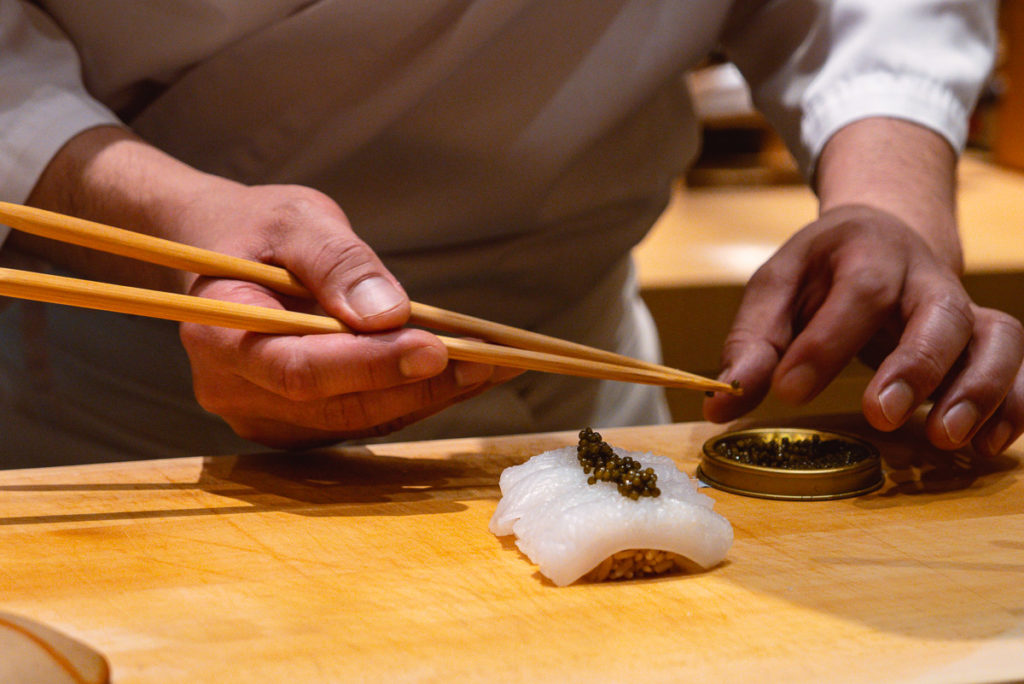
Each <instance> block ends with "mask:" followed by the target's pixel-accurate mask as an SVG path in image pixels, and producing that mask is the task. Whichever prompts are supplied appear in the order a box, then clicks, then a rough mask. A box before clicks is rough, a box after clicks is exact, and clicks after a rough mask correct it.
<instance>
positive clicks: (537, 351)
mask: <svg viewBox="0 0 1024 684" xmlns="http://www.w3.org/2000/svg"><path fill="white" fill-rule="evenodd" d="M0 220H2V221H3V222H4V223H6V224H7V225H9V226H10V227H11V228H15V229H17V230H21V231H24V232H27V233H32V234H34V235H38V236H41V237H46V238H50V239H54V240H58V241H61V242H67V243H71V244H75V245H79V246H82V247H88V248H91V249H96V250H99V251H104V252H109V253H112V254H118V255H121V256H125V257H129V258H132V259H137V260H140V261H146V262H149V263H154V264H158V265H162V266H167V267H170V268H176V269H180V270H184V271H190V272H193V273H198V274H200V275H207V276H217V277H226V278H235V279H239V280H248V281H251V282H256V283H259V284H262V285H265V286H266V287H269V288H271V289H273V290H275V291H277V292H280V293H282V294H288V295H293V296H299V297H306V298H310V297H311V294H310V293H309V291H308V290H307V289H306V288H305V287H304V286H303V285H302V284H301V283H300V282H299V281H298V280H297V279H296V278H295V277H294V276H293V275H292V274H291V273H289V272H288V271H287V270H285V269H283V268H278V267H276V266H271V265H269V264H262V263H259V262H255V261H249V260H247V259H241V258H238V257H233V256H229V255H225V254H220V253H217V252H212V251H209V250H205V249H201V248H199V247H193V246H190V245H184V244H181V243H177V242H173V241H170V240H165V239H162V238H157V237H153V236H150V235H144V234H141V233H134V232H132V231H128V230H123V229H121V228H114V227H112V226H107V225H104V224H101V223H96V222H93V221H87V220H84V219H79V218H74V217H71V216H66V215H63V214H58V213H54V212H50V211H45V210H42V209H37V208H34V207H26V206H22V205H18V204H10V203H7V202H0ZM0 295H6V296H9V297H17V298H21V299H35V300H38V301H46V302H51V303H55V304H67V305H70V306H78V307H84V308H92V309H103V310H107V311H117V312H119V313H128V314H135V315H141V316H149V317H153V318H164V319H169V320H175V321H187V322H194V323H203V324H206V325H218V326H223V327H230V328H239V329H243V330H251V331H254V332H264V333H275V334H310V333H323V332H351V331H349V330H348V328H346V327H345V326H344V325H343V324H342V323H341V322H340V321H337V320H336V319H333V318H329V317H327V316H316V315H312V314H303V313H298V312H293V311H284V310H279V309H270V308H267V307H258V306H251V305H243V304H236V303H233V302H224V301H219V300H213V299H208V298H204V297H194V296H190V295H180V294H173V293H168V292H159V291H155V290H145V289H141V288H132V287H125V286H121V285H110V284H107V283H99V282H94V281H86V280H78V279H75V278H64V277H60V276H52V275H46V274H39V273H30V272H25V271H17V270H14V269H0ZM410 321H411V322H412V323H414V324H416V325H421V326H423V327H427V328H433V329H436V330H441V331H445V332H452V333H458V334H462V335H469V336H472V337H478V338H482V339H485V340H489V341H491V342H496V343H498V344H487V343H484V342H477V341H475V340H466V339H459V338H451V337H444V336H441V338H440V339H441V340H442V342H443V343H444V344H445V346H446V347H447V348H448V354H449V357H450V358H452V359H457V360H464V361H477V362H481V363H489V364H493V365H499V366H506V367H510V368H518V369H523V370H538V371H544V372H550V373H561V374H565V375H578V376H583V377H595V378H602V379H609V380H620V381H623V382H638V383H644V384H653V385H661V386H665V387H680V388H687V389H697V390H703V391H716V392H727V393H730V394H738V393H740V390H739V389H738V388H736V387H732V386H731V385H728V384H726V383H723V382H719V381H716V380H711V379H709V378H705V377H702V376H699V375H695V374H692V373H687V372H685V371H681V370H677V369H674V368H669V367H666V366H659V365H657V364H652V363H648V362H645V361H641V360H639V359H633V358H630V357H628V356H623V355H621V354H615V353H613V352H608V351H605V350H601V349H596V348H594V347H588V346H586V345H581V344H576V343H573V342H569V341H566V340H561V339H558V338H554V337H549V336H547V335H540V334H538V333H533V332H529V331H526V330H521V329H519V328H514V327H512V326H507V325H502V324H499V323H494V322H491V321H486V320H483V319H480V318H475V317H473V316H467V315H464V314H459V313H455V312H452V311H447V310H444V309H439V308H437V307H432V306H428V305H425V304H420V303H417V302H412V312H411V316H410ZM500 345H508V346H500Z"/></svg>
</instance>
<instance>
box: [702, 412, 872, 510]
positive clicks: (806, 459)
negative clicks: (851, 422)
mask: <svg viewBox="0 0 1024 684" xmlns="http://www.w3.org/2000/svg"><path fill="white" fill-rule="evenodd" d="M703 451H704V454H703V458H702V459H701V462H700V465H699V466H698V467H697V477H698V478H699V479H700V480H701V481H702V482H704V483H705V484H707V485H709V486H711V487H714V488H715V489H721V490H723V491H726V492H731V493H733V494H742V495H744V496H754V497H759V498H762V499H785V500H795V501H822V500H828V499H843V498H847V497H853V496H860V495H862V494H867V493H869V492H873V491H875V490H876V489H878V488H879V487H881V486H882V484H883V483H884V482H885V477H884V475H883V474H882V462H881V458H879V455H878V449H876V448H875V447H874V445H872V444H871V443H870V442H866V441H864V440H863V439H860V438H858V437H853V436H851V435H846V434H842V433H838V432H828V431H824V430H810V429H799V428H754V429H748V430H736V431H733V432H727V433H725V434H722V435H719V436H717V437H713V438H711V439H709V440H708V441H707V442H705V443H704V450H703ZM797 452H799V454H797ZM751 454H753V455H751ZM761 454H767V456H761ZM837 454H838V455H837ZM797 455H799V457H800V459H799V460H794V461H793V463H798V464H799V465H796V466H794V465H791V464H787V465H785V466H780V465H777V464H778V463H780V462H781V463H786V461H787V459H789V458H790V457H791V456H792V457H793V458H795V457H796V456H797ZM744 459H745V460H744ZM767 462H771V463H772V465H764V463H767ZM837 462H840V464H839V465H836V463H837Z"/></svg>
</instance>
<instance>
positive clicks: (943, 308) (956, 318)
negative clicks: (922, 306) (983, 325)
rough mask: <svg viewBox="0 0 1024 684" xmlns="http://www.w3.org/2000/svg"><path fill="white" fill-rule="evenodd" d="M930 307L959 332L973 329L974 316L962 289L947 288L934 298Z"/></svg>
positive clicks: (969, 301) (968, 299)
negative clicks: (951, 323) (950, 322)
mask: <svg viewBox="0 0 1024 684" xmlns="http://www.w3.org/2000/svg"><path fill="white" fill-rule="evenodd" d="M931 306H932V307H933V308H934V309H935V310H937V311H938V313H939V315H941V316H944V317H946V318H948V319H949V320H950V321H952V322H953V324H954V325H955V326H956V327H957V328H958V329H960V330H971V329H972V328H974V324H975V316H974V309H973V307H972V306H971V300H970V298H969V297H968V296H967V293H966V292H964V291H963V289H962V288H960V287H956V288H947V289H945V290H944V291H943V292H942V293H941V294H939V295H937V296H935V297H934V298H933V300H932V302H931Z"/></svg>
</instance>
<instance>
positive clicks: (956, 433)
mask: <svg viewBox="0 0 1024 684" xmlns="http://www.w3.org/2000/svg"><path fill="white" fill-rule="evenodd" d="M980 417H981V416H980V414H979V413H978V409H977V408H975V406H974V403H973V402H970V401H961V402H960V403H959V404H957V405H956V406H954V407H953V408H951V409H949V410H948V411H946V415H944V416H943V417H942V427H943V428H945V430H946V436H947V437H949V441H950V442H953V443H954V444H960V443H961V442H963V441H964V440H965V439H967V435H969V434H970V433H971V430H973V429H974V425H975V423H977V422H978V418H980Z"/></svg>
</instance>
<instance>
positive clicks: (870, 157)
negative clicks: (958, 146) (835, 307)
mask: <svg viewBox="0 0 1024 684" xmlns="http://www.w3.org/2000/svg"><path fill="white" fill-rule="evenodd" d="M956 163H957V156H956V153H955V151H954V150H953V149H952V148H951V147H950V146H949V143H947V142H946V140H945V139H944V138H942V137H941V136H939V135H938V134H936V133H934V132H933V131H931V130H929V129H927V128H924V127H922V126H919V125H917V124H914V123H910V122H908V121H902V120H897V119H885V118H873V119H864V120H862V121H858V122H855V123H853V124H850V125H849V126H847V127H845V128H843V129H842V130H840V131H839V132H838V133H836V134H835V135H834V136H833V137H832V138H831V139H830V140H829V142H828V144H827V145H826V146H825V149H824V150H823V151H822V154H821V158H820V160H819V163H818V169H817V174H816V177H815V184H816V191H817V193H818V196H819V199H820V211H821V213H822V214H824V213H825V212H828V211H831V210H833V209H836V208H837V207H840V206H846V205H862V206H869V207H874V208H877V209H880V210H882V211H885V212H887V213H889V214H892V215H893V216H895V217H897V218H899V219H900V220H901V221H903V222H904V223H905V224H906V225H908V226H909V227H910V228H911V229H913V230H914V231H916V232H917V233H918V234H919V235H920V236H921V237H922V238H923V239H924V240H925V242H926V243H927V244H928V246H929V247H930V248H931V250H932V251H933V252H934V253H935V256H936V257H937V258H938V259H940V260H941V261H942V262H943V263H944V264H946V265H947V266H948V267H949V268H950V269H952V270H953V271H954V272H955V273H957V274H961V273H962V272H963V252H962V249H961V246H960V237H959V233H958V229H957V221H956Z"/></svg>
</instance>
